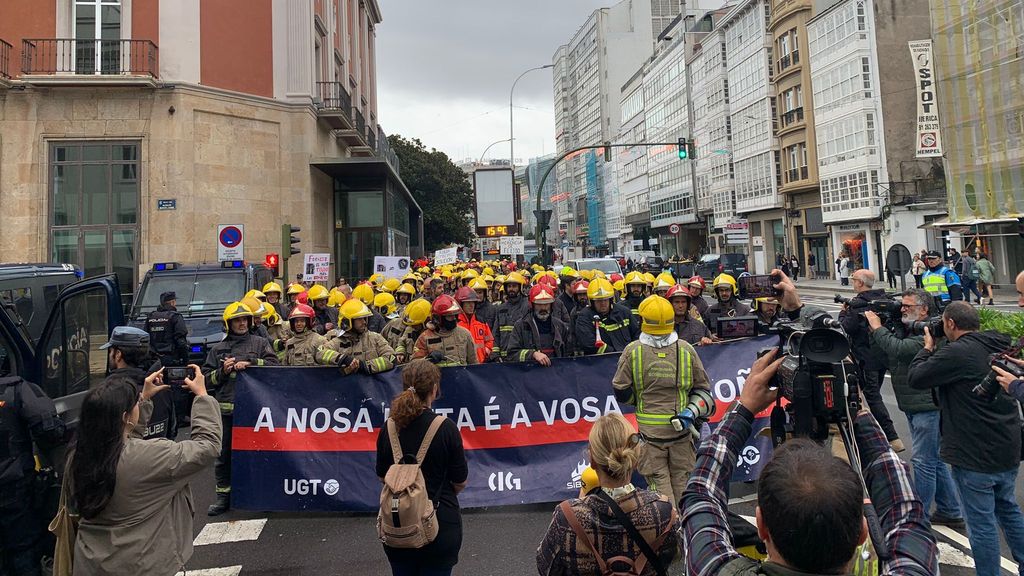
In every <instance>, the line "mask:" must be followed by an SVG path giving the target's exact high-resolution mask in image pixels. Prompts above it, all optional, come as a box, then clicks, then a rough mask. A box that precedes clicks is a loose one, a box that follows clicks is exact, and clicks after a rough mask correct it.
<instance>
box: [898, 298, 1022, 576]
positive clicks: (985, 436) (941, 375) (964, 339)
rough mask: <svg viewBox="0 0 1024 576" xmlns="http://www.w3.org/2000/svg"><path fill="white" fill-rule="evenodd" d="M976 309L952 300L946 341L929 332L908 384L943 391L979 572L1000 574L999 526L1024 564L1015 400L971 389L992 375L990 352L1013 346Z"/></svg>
mask: <svg viewBox="0 0 1024 576" xmlns="http://www.w3.org/2000/svg"><path fill="white" fill-rule="evenodd" d="M980 325H981V323H980V321H979V319H978V311H977V310H975V309H974V307H972V306H971V305H970V304H969V303H967V302H951V303H950V304H949V306H947V307H946V309H945V311H943V313H942V330H943V333H944V334H945V337H946V339H947V340H948V341H949V343H948V344H946V345H945V346H942V347H940V348H936V342H935V340H936V339H935V338H934V336H933V335H932V334H931V332H930V331H926V332H925V337H924V348H923V349H922V350H921V351H920V352H918V353H917V356H915V357H914V360H913V362H911V364H910V385H911V386H912V387H914V388H917V389H922V390H924V389H933V390H936V391H937V392H938V399H939V410H940V411H941V416H940V417H941V426H942V428H941V430H942V446H941V448H940V451H939V455H940V457H941V458H942V460H943V461H944V462H946V463H948V464H949V465H950V466H951V467H952V473H953V481H954V482H955V483H956V485H957V489H958V490H959V492H960V500H961V503H962V504H963V509H964V519H965V520H967V530H968V536H969V538H970V541H971V550H972V553H973V555H974V564H975V568H976V570H977V574H979V575H980V576H994V575H997V574H999V572H1000V560H999V555H1000V548H999V533H998V530H997V527H996V526H997V523H998V526H1000V527H1001V528H1002V530H1003V535H1004V536H1005V538H1006V543H1007V546H1008V547H1009V549H1010V552H1011V555H1012V556H1013V558H1014V560H1016V561H1017V562H1018V563H1019V564H1020V563H1024V515H1022V514H1021V510H1020V508H1019V507H1018V505H1017V499H1016V498H1015V497H1014V488H1015V486H1016V482H1017V471H1018V468H1019V466H1020V460H1021V458H1020V456H1021V423H1020V416H1019V413H1018V407H1017V406H1018V405H1017V403H1016V402H1015V401H1013V399H1011V398H1010V397H1009V396H1006V395H1005V394H1004V393H1003V392H1002V391H1000V392H998V393H997V394H996V395H995V396H994V397H991V398H985V397H982V396H981V395H979V394H977V393H975V392H974V391H973V390H974V388H975V386H977V385H978V384H979V383H980V382H981V381H982V380H984V379H985V378H986V376H988V375H989V374H990V373H991V368H990V363H989V357H990V355H992V354H995V353H999V352H1002V351H1004V350H1006V349H1007V348H1008V347H1009V346H1010V339H1009V337H1007V336H1006V335H1004V334H1000V333H998V332H995V331H991V330H987V331H984V332H979V329H980Z"/></svg>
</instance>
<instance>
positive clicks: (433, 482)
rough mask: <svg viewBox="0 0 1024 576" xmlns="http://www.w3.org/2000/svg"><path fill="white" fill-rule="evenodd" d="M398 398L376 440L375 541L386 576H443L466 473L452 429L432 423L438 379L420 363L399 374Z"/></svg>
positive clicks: (458, 524) (454, 555)
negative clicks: (380, 549) (386, 568)
mask: <svg viewBox="0 0 1024 576" xmlns="http://www.w3.org/2000/svg"><path fill="white" fill-rule="evenodd" d="M402 387H403V388H404V390H403V391H402V393H401V394H399V395H398V396H396V397H395V399H394V400H392V401H391V415H390V417H389V418H388V420H387V422H386V425H385V426H383V427H382V428H381V431H380V435H379V436H378V437H377V476H378V477H380V479H381V482H383V483H384V487H383V489H382V491H381V509H380V515H379V516H378V518H377V527H378V536H379V537H380V539H381V541H382V542H383V543H384V552H385V553H386V554H387V556H388V562H389V563H390V564H391V571H392V574H394V576H448V575H450V574H451V572H452V568H453V567H454V566H455V564H457V563H458V561H459V550H460V549H461V548H462V515H461V512H460V510H459V499H458V493H459V492H461V491H462V490H463V489H464V488H465V487H466V479H467V478H468V476H469V467H468V465H467V463H466V454H465V452H464V451H463V448H462V437H461V436H460V435H459V429H458V428H457V427H456V426H455V423H454V422H452V421H451V420H450V419H449V418H446V417H444V416H440V415H436V414H434V412H433V411H432V410H431V409H430V406H431V404H433V403H434V401H435V400H437V398H438V397H439V396H440V394H441V371H440V369H438V367H437V366H435V365H434V364H431V363H430V362H429V361H428V360H413V361H412V362H410V363H409V364H407V365H406V366H405V368H404V369H403V370H402Z"/></svg>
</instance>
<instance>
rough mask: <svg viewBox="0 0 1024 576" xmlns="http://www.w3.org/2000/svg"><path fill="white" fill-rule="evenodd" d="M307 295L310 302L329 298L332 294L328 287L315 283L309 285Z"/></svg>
mask: <svg viewBox="0 0 1024 576" xmlns="http://www.w3.org/2000/svg"><path fill="white" fill-rule="evenodd" d="M306 297H307V298H309V301H310V302H312V301H314V300H327V298H328V297H330V294H328V293H327V288H324V287H323V286H321V285H319V284H313V285H312V286H310V287H309V290H308V291H307V293H306Z"/></svg>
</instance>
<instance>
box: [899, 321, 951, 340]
mask: <svg viewBox="0 0 1024 576" xmlns="http://www.w3.org/2000/svg"><path fill="white" fill-rule="evenodd" d="M906 326H907V332H908V333H910V334H913V335H915V336H924V329H925V328H927V329H928V332H930V333H931V335H932V338H942V337H943V336H945V335H946V333H945V332H944V331H943V329H942V317H941V316H938V317H935V318H929V319H927V320H919V321H917V322H908V323H907V325H906Z"/></svg>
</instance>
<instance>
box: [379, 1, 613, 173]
mask: <svg viewBox="0 0 1024 576" xmlns="http://www.w3.org/2000/svg"><path fill="white" fill-rule="evenodd" d="M612 3H613V2H612V0H515V1H513V2H509V1H508V0H506V1H504V2H498V1H496V0H382V1H381V2H380V5H381V10H382V12H383V17H384V21H383V22H382V23H381V24H380V25H379V26H378V27H377V70H378V73H377V100H378V106H379V108H380V124H381V126H383V127H384V130H385V131H386V132H387V133H388V134H400V135H402V136H404V137H416V138H419V139H420V140H422V141H423V143H424V144H425V145H426V146H427V147H428V148H431V147H433V148H437V149H438V150H441V151H443V152H445V153H447V154H448V155H449V156H450V157H451V158H452V159H453V160H455V161H459V160H462V159H464V158H474V159H476V158H479V157H480V155H481V154H482V153H483V152H484V149H485V148H487V146H488V145H489V144H490V143H492V142H494V141H496V140H504V139H507V138H508V131H509V110H508V98H509V89H510V88H511V87H512V82H513V80H515V78H516V76H518V75H519V74H520V73H522V72H523V71H525V70H527V69H529V68H532V67H534V66H542V65H544V64H550V63H551V56H552V55H553V54H554V53H555V49H556V48H557V47H558V46H559V45H561V44H563V43H565V42H567V41H568V40H569V38H570V37H572V35H573V34H574V33H575V32H576V30H578V29H579V28H580V26H582V25H583V23H584V22H585V21H586V19H587V16H589V15H590V13H591V12H592V11H593V10H594V9H596V8H600V7H602V6H607V5H610V4H612ZM551 85H552V80H551V70H550V69H547V70H537V71H535V72H530V73H529V74H527V75H526V76H524V77H523V79H522V80H520V81H519V84H517V85H516V91H515V138H516V140H515V155H516V158H521V159H524V160H525V159H528V158H531V157H534V156H540V155H542V154H550V153H552V152H554V151H555V129H554V126H555V117H554V112H553V108H554V104H553V100H552V93H551ZM508 154H509V146H508V142H503V143H501V144H496V145H494V146H493V147H492V148H491V150H490V152H488V153H487V157H488V158H508Z"/></svg>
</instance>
